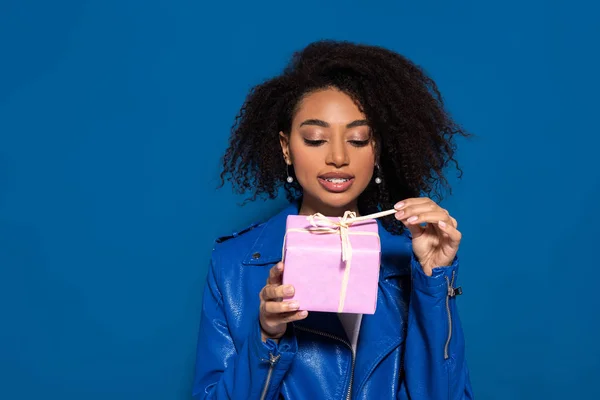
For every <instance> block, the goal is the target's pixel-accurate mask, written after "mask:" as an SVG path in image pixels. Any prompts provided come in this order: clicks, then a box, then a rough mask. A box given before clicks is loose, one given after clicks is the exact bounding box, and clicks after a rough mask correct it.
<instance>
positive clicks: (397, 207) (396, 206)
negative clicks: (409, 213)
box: [394, 202, 404, 210]
mask: <svg viewBox="0 0 600 400" xmlns="http://www.w3.org/2000/svg"><path fill="white" fill-rule="evenodd" d="M402 207H404V203H403V202H399V203H396V205H395V206H394V208H395V209H396V210H399V209H401V208H402Z"/></svg>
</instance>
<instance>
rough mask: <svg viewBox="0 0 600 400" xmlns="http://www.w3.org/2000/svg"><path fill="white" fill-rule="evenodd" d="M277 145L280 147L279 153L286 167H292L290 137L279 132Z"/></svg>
mask: <svg viewBox="0 0 600 400" xmlns="http://www.w3.org/2000/svg"><path fill="white" fill-rule="evenodd" d="M279 144H280V145H281V152H282V153H283V159H284V160H285V163H286V164H287V165H292V157H291V152H290V137H289V135H286V134H285V133H283V132H281V131H280V132H279Z"/></svg>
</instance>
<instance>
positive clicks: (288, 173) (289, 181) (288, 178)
mask: <svg viewBox="0 0 600 400" xmlns="http://www.w3.org/2000/svg"><path fill="white" fill-rule="evenodd" d="M286 171H287V179H286V181H287V183H292V182H294V178H292V176H291V175H290V165H289V164H286Z"/></svg>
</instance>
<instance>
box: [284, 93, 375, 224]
mask: <svg viewBox="0 0 600 400" xmlns="http://www.w3.org/2000/svg"><path fill="white" fill-rule="evenodd" d="M280 142H281V148H282V150H283V154H284V157H285V159H286V162H287V163H288V164H291V165H293V168H294V172H295V175H296V179H297V180H298V183H299V184H300V186H302V189H303V203H302V208H301V210H300V213H301V214H312V213H315V212H320V213H323V214H325V215H328V216H336V215H341V214H343V212H344V211H346V210H351V211H357V209H356V204H357V199H358V196H359V195H360V194H361V193H362V192H363V191H364V190H365V188H366V187H367V185H368V184H369V182H370V181H371V178H372V176H373V170H374V167H375V150H374V143H373V138H372V135H371V131H370V128H369V126H368V125H367V121H366V117H365V115H364V114H363V113H361V112H360V111H359V109H358V107H357V106H356V104H354V102H353V101H352V99H351V98H350V97H349V96H348V95H346V94H345V93H343V92H341V91H339V90H336V89H324V90H320V91H317V92H313V93H310V94H308V95H307V96H305V97H304V98H303V99H302V101H301V102H300V104H299V107H298V109H297V112H296V115H295V116H294V118H293V120H292V129H291V132H290V134H289V136H288V135H285V134H284V133H280Z"/></svg>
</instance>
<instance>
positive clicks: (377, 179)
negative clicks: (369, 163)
mask: <svg viewBox="0 0 600 400" xmlns="http://www.w3.org/2000/svg"><path fill="white" fill-rule="evenodd" d="M375 174H376V175H377V176H376V177H375V183H376V184H378V185H379V184H380V183H381V177H380V176H379V165H375Z"/></svg>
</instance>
